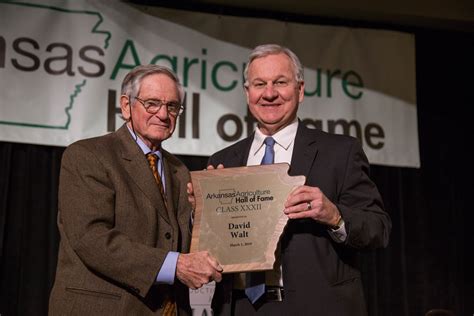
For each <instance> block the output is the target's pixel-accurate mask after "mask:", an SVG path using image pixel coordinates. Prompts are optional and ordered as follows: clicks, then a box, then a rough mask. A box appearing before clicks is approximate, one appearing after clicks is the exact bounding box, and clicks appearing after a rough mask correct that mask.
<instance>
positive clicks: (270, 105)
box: [260, 103, 280, 107]
mask: <svg viewBox="0 0 474 316" xmlns="http://www.w3.org/2000/svg"><path fill="white" fill-rule="evenodd" d="M260 105H261V106H263V107H276V106H280V104H274V103H271V104H260Z"/></svg>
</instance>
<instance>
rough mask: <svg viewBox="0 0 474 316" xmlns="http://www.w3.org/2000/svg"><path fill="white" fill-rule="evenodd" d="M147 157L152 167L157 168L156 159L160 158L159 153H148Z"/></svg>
mask: <svg viewBox="0 0 474 316" xmlns="http://www.w3.org/2000/svg"><path fill="white" fill-rule="evenodd" d="M146 159H147V160H148V163H149V164H150V167H152V168H156V161H157V160H158V155H157V154H154V153H148V154H146Z"/></svg>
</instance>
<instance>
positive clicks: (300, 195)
mask: <svg viewBox="0 0 474 316" xmlns="http://www.w3.org/2000/svg"><path fill="white" fill-rule="evenodd" d="M284 213H285V214H287V215H288V217H289V218H290V219H297V218H312V219H314V220H315V221H318V222H320V223H322V224H325V225H328V226H330V227H333V226H335V225H337V223H338V221H339V219H340V216H341V214H340V213H339V210H338V209H337V207H336V205H334V204H333V203H332V202H331V201H330V200H329V199H328V198H327V197H326V196H325V195H324V193H323V192H321V190H320V189H319V188H317V187H310V186H307V185H303V186H299V187H297V188H296V189H294V190H293V191H292V192H290V194H289V195H288V198H287V200H286V202H285V210H284Z"/></svg>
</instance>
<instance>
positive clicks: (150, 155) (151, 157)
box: [146, 153, 168, 207]
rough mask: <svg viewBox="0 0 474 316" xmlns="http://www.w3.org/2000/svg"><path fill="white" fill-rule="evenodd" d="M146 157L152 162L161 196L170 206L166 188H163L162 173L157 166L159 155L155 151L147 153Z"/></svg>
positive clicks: (151, 166) (152, 169)
mask: <svg viewBox="0 0 474 316" xmlns="http://www.w3.org/2000/svg"><path fill="white" fill-rule="evenodd" d="M146 159H147V160H148V163H149V164H150V168H151V171H152V172H153V176H154V177H155V180H156V184H158V188H159V189H160V192H161V197H162V198H163V201H164V203H165V206H166V207H168V205H167V201H166V195H165V190H164V189H163V182H161V177H160V173H159V172H158V169H157V167H156V162H157V160H158V156H157V155H156V154H154V153H148V154H146Z"/></svg>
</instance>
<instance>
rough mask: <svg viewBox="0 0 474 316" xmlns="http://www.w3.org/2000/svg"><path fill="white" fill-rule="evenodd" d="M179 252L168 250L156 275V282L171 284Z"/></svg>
mask: <svg viewBox="0 0 474 316" xmlns="http://www.w3.org/2000/svg"><path fill="white" fill-rule="evenodd" d="M178 256H179V252H174V251H170V252H168V254H167V255H166V258H165V261H164V262H163V265H162V266H161V269H160V271H159V272H158V275H157V277H156V283H159V284H170V285H171V284H173V283H174V276H175V274H176V265H177V263H178Z"/></svg>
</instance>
